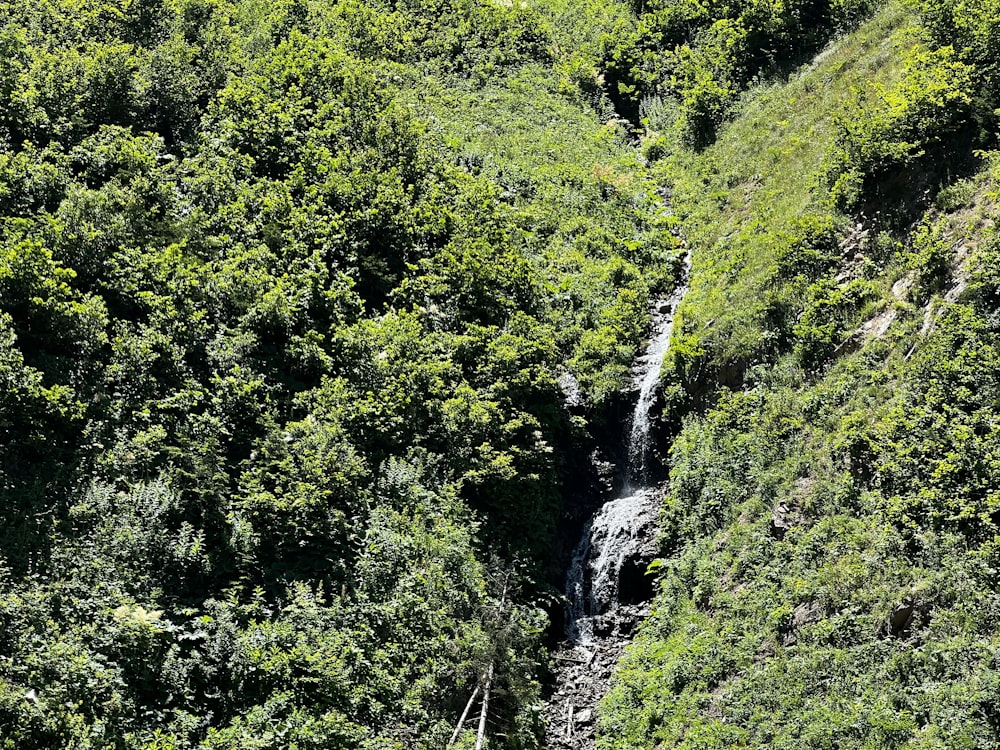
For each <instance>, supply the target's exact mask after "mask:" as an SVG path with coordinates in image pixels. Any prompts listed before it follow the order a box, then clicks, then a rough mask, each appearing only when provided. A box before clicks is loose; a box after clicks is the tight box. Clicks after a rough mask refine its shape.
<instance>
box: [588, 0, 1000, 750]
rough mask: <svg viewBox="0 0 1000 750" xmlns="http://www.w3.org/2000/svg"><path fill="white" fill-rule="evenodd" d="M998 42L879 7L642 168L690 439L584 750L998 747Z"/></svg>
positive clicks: (943, 19)
mask: <svg viewBox="0 0 1000 750" xmlns="http://www.w3.org/2000/svg"><path fill="white" fill-rule="evenodd" d="M996 28H997V25H996V13H995V10H994V9H990V8H986V7H980V8H978V9H973V8H970V7H968V6H958V5H950V4H948V3H937V2H933V1H929V2H926V3H920V4H911V5H908V6H905V7H902V6H900V5H898V4H889V5H887V6H886V7H885V8H883V9H882V10H881V11H880V12H879V13H878V14H877V15H876V16H875V18H874V19H873V20H872V21H871V22H869V23H867V24H866V25H864V26H863V27H862V28H860V29H859V30H858V31H857V32H856V33H854V34H852V35H850V36H848V37H846V38H844V39H842V40H841V41H838V42H836V43H834V44H833V45H831V46H830V47H829V48H828V49H826V50H824V51H823V53H822V54H820V55H819V56H818V57H817V59H816V60H815V61H814V62H813V63H811V64H810V65H807V66H805V67H804V68H802V69H801V70H800V71H798V72H797V73H795V74H794V75H793V76H792V77H791V78H790V79H789V81H788V82H787V83H782V84H778V85H772V86H766V87H762V88H761V89H759V90H757V91H754V92H752V93H751V94H750V95H749V96H747V97H746V98H745V99H744V100H743V103H742V105H741V107H740V110H739V116H738V118H737V119H736V120H735V121H734V122H733V123H732V124H730V125H728V126H726V127H724V128H723V129H722V131H721V132H720V135H719V138H718V141H717V142H716V143H715V144H714V145H713V146H711V147H710V148H708V149H706V150H704V151H703V152H701V153H697V154H695V153H690V152H678V153H676V154H673V155H669V156H667V157H666V158H665V159H664V160H663V161H661V162H660V163H659V164H658V165H657V170H658V173H659V174H660V175H661V177H662V179H664V180H665V181H666V182H667V183H668V184H669V185H671V186H672V189H673V194H674V206H675V210H676V211H677V212H678V214H679V217H680V220H681V225H682V227H683V231H684V234H685V235H686V237H687V239H688V241H689V242H690V243H691V245H692V247H693V253H694V272H693V276H692V289H691V294H690V295H689V296H688V298H687V300H686V301H685V303H684V306H683V307H682V314H683V316H684V325H683V331H684V333H683V341H682V342H680V343H679V344H678V346H677V347H676V348H675V350H674V361H673V368H672V371H671V372H670V373H668V375H667V383H668V391H669V393H670V394H671V396H672V398H671V401H670V406H671V408H672V411H671V412H670V413H671V414H673V415H674V417H675V418H678V419H679V418H680V416H679V415H682V414H687V416H686V417H684V419H683V426H682V427H681V429H680V433H679V436H678V437H677V439H676V441H675V442H674V443H673V446H672V448H671V474H670V478H671V491H670V495H669V496H668V498H667V499H666V503H665V508H664V511H663V515H662V536H661V555H662V557H661V559H660V560H659V561H658V562H657V566H658V567H657V575H658V576H659V578H660V583H659V585H660V593H659V595H658V597H657V600H656V604H655V612H654V614H653V616H652V617H651V618H650V620H649V621H648V622H647V623H646V625H645V627H644V629H643V631H642V634H641V636H640V637H639V638H638V639H637V641H636V642H635V643H634V644H633V646H632V648H631V649H630V651H629V653H628V655H627V657H626V659H625V662H624V664H623V667H622V669H621V672H620V674H619V676H618V680H617V683H616V685H615V687H614V689H613V692H612V694H611V695H610V696H609V697H608V698H607V700H606V702H605V713H604V716H603V719H602V731H603V738H602V740H601V741H600V742H599V743H598V746H599V747H603V748H618V747H620V748H630V749H632V748H654V747H655V748H666V747H670V748H715V747H720V748H721V747H758V748H827V747H837V748H873V747H883V748H903V747H906V748H918V747H919V748H932V747H933V748H989V747H995V746H996V743H997V736H998V729H1000V716H998V714H997V711H996V706H997V705H998V702H1000V694H998V690H1000V665H998V662H997V654H998V653H1000V651H998V649H1000V641H998V637H997V629H996V625H995V622H994V620H995V613H996V611H997V608H998V607H1000V598H998V593H997V584H998V580H997V570H998V566H997V558H996V555H997V540H998V539H1000V535H998V532H1000V527H998V524H1000V513H998V512H997V494H996V481H997V470H998V467H1000V465H998V463H997V459H998V456H1000V452H998V451H1000V432H998V416H997V415H998V407H1000V401H998V398H1000V392H998V390H997V385H998V383H997V377H996V374H997V371H998V370H997V364H998V361H997V356H998V351H997V348H996V347H997V341H998V339H997V312H996V311H997V307H996V304H997V301H998V297H997V293H998V288H997V285H996V284H997V281H996V270H995V269H996V263H997V250H998V247H1000V245H998V236H997V231H996V227H995V220H996V217H997V213H998V209H1000V203H998V202H1000V197H998V196H1000V192H998V187H1000V183H998V180H1000V168H998V164H1000V162H998V155H997V154H996V153H995V152H993V151H991V150H990V149H992V148H993V145H994V136H995V132H996V122H995V119H994V117H995V115H994V113H993V109H994V108H995V103H996V93H997V90H998V84H1000V80H998V79H997V77H996V74H995V71H996V68H995V65H996V62H995V57H993V56H994V55H995V49H996V48H995V47H991V46H990V41H989V40H990V38H991V35H993V34H995V33H996ZM706 405H707V406H706ZM700 407H704V411H701V410H700Z"/></svg>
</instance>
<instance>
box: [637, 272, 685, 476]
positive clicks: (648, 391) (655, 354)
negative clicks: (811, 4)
mask: <svg viewBox="0 0 1000 750" xmlns="http://www.w3.org/2000/svg"><path fill="white" fill-rule="evenodd" d="M690 270H691V256H690V255H686V256H685V257H684V279H685V282H684V284H682V285H681V286H679V287H677V288H676V289H675V290H674V292H673V294H671V295H670V296H669V297H667V299H665V300H661V301H659V302H657V303H656V304H655V305H654V306H653V335H652V336H651V337H650V340H649V344H648V345H647V346H646V351H645V352H644V353H643V355H642V356H641V357H639V359H638V360H637V361H636V364H635V366H634V367H633V370H632V371H633V384H634V385H635V387H636V388H637V389H638V391H639V398H638V399H637V401H636V404H635V409H634V410H633V411H632V419H631V420H630V422H629V436H628V471H627V474H626V477H625V491H626V493H628V492H629V491H631V489H632V488H633V487H642V486H645V485H646V484H647V483H648V481H649V438H650V433H651V428H652V423H651V420H650V412H651V411H652V409H653V402H654V401H655V399H656V387H657V386H658V385H659V383H660V370H661V368H662V367H663V358H664V357H665V356H666V355H667V352H668V351H669V350H670V340H671V338H672V337H673V334H674V319H675V317H676V315H675V313H676V312H677V306H678V305H679V304H680V302H681V300H682V299H684V295H685V294H687V290H688V287H687V278H688V275H689V272H690Z"/></svg>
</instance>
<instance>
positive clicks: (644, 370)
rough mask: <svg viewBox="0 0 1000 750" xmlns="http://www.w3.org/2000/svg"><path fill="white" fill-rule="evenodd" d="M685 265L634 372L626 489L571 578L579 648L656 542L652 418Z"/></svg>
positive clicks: (571, 616)
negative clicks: (631, 566)
mask: <svg viewBox="0 0 1000 750" xmlns="http://www.w3.org/2000/svg"><path fill="white" fill-rule="evenodd" d="M684 263H685V273H684V283H683V284H682V285H681V286H679V287H678V288H677V289H676V290H675V291H674V292H673V294H671V295H670V296H669V297H667V298H666V299H663V300H659V301H657V302H656V303H655V304H654V305H653V310H652V317H653V325H652V331H651V336H650V339H649V343H648V345H647V346H646V349H645V351H644V353H643V354H642V356H640V357H639V358H638V359H637V360H636V364H635V366H634V368H633V384H634V386H635V388H636V390H637V391H638V398H637V400H636V404H635V409H634V410H633V411H632V416H631V419H630V420H629V422H628V433H627V435H626V447H627V453H628V464H627V466H626V467H625V489H624V491H623V492H622V495H621V496H620V497H618V498H615V499H614V500H611V501H609V502H607V503H605V504H604V505H603V506H602V507H601V509H600V510H599V511H598V512H597V513H596V514H595V515H594V517H593V518H591V520H590V521H589V522H588V523H587V524H586V526H585V527H584V529H583V534H582V535H581V538H580V541H579V543H578V544H577V546H576V548H575V549H574V551H573V559H572V562H571V564H570V568H569V571H568V573H567V576H566V597H567V599H568V600H569V605H568V612H567V615H568V617H567V625H566V634H567V636H568V637H569V639H570V640H571V641H572V642H574V643H577V644H580V645H586V644H589V643H592V642H593V640H594V637H595V632H594V625H595V621H596V619H597V618H599V617H600V616H601V615H603V614H605V613H608V612H610V611H611V610H613V609H614V608H615V607H616V606H617V605H618V604H619V596H620V593H621V584H622V581H621V575H622V568H623V566H624V565H625V563H626V562H627V561H629V560H634V559H636V558H637V557H639V556H640V554H641V552H642V549H643V547H644V546H648V545H649V544H650V543H651V541H652V540H651V538H650V537H651V530H652V529H653V527H654V526H655V522H656V514H657V508H658V506H659V500H660V498H659V494H658V492H657V489H656V488H655V487H649V486H648V484H649V481H650V480H649V453H650V438H651V432H652V416H651V412H652V409H653V403H654V401H655V399H656V388H657V385H658V384H659V380H660V369H661V367H662V365H663V359H664V357H665V356H666V354H667V351H668V350H669V349H670V339H671V336H672V335H673V329H674V317H675V313H676V310H677V306H678V305H679V304H680V301H681V300H682V299H683V298H684V294H685V293H686V292H687V277H688V275H689V271H690V256H686V257H685V259H684Z"/></svg>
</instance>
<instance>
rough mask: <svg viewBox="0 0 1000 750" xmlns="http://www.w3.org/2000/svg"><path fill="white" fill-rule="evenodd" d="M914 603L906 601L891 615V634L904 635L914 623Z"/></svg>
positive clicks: (895, 608) (897, 606) (898, 605)
mask: <svg viewBox="0 0 1000 750" xmlns="http://www.w3.org/2000/svg"><path fill="white" fill-rule="evenodd" d="M913 613H914V607H913V602H911V601H909V600H908V599H904V600H903V601H902V603H900V604H897V605H896V606H895V607H894V608H893V610H892V614H891V615H889V633H891V634H892V635H895V636H899V635H903V634H904V633H905V632H906V631H907V630H909V628H910V624H911V623H912V622H913Z"/></svg>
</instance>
